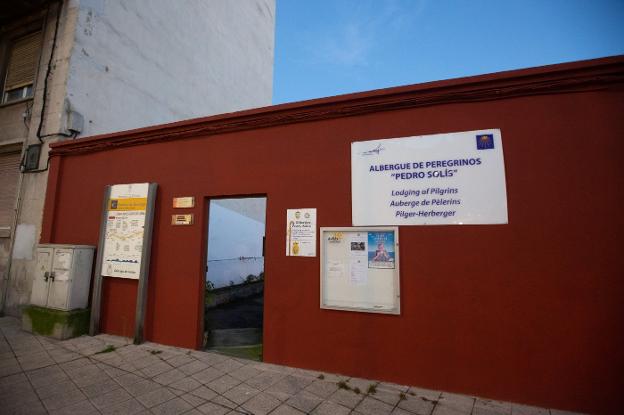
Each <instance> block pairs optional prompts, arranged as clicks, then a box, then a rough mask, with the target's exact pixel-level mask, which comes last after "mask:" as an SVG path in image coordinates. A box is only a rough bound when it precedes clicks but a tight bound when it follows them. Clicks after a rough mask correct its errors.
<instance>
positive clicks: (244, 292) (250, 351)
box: [204, 197, 266, 360]
mask: <svg viewBox="0 0 624 415" xmlns="http://www.w3.org/2000/svg"><path fill="white" fill-rule="evenodd" d="M265 218H266V197H239V198H228V199H211V200H210V203H209V206H208V252H207V264H206V292H205V309H204V335H205V345H206V348H207V349H211V350H215V351H219V352H221V353H225V354H229V355H233V356H238V357H244V358H250V359H255V360H262V322H263V311H264V236H265Z"/></svg>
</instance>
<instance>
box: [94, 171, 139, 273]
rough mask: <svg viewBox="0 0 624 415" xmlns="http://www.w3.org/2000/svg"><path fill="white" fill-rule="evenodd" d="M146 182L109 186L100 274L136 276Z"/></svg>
mask: <svg viewBox="0 0 624 415" xmlns="http://www.w3.org/2000/svg"><path fill="white" fill-rule="evenodd" d="M148 188H149V183H134V184H117V185H114V186H111V191H110V197H109V200H108V209H107V217H106V231H105V237H104V248H103V255H102V269H101V271H102V275H104V276H107V277H121V278H132V279H138V278H139V275H140V271H141V257H142V252H143V233H144V232H143V231H144V227H145V213H146V209H147V193H148Z"/></svg>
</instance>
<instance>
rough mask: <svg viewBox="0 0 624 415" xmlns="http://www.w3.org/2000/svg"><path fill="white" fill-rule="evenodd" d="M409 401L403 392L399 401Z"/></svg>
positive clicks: (400, 393)
mask: <svg viewBox="0 0 624 415" xmlns="http://www.w3.org/2000/svg"><path fill="white" fill-rule="evenodd" d="M406 399H407V396H405V394H404V393H403V392H399V400H401V401H404V400H406Z"/></svg>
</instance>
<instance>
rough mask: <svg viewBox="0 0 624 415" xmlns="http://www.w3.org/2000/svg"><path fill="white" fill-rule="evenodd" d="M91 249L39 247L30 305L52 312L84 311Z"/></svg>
mask: <svg viewBox="0 0 624 415" xmlns="http://www.w3.org/2000/svg"><path fill="white" fill-rule="evenodd" d="M94 251H95V247H94V246H90V245H59V244H41V245H39V246H38V247H37V269H36V275H35V280H34V282H33V289H32V294H31V297H30V303H31V304H32V305H36V306H40V307H47V308H53V309H56V310H65V311H69V310H75V309H79V308H86V307H87V305H88V303H89V286H90V284H91V270H92V268H93V252H94Z"/></svg>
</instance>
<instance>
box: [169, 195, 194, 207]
mask: <svg viewBox="0 0 624 415" xmlns="http://www.w3.org/2000/svg"><path fill="white" fill-rule="evenodd" d="M173 207H174V208H192V207H195V197H194V196H186V197H174V198H173Z"/></svg>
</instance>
